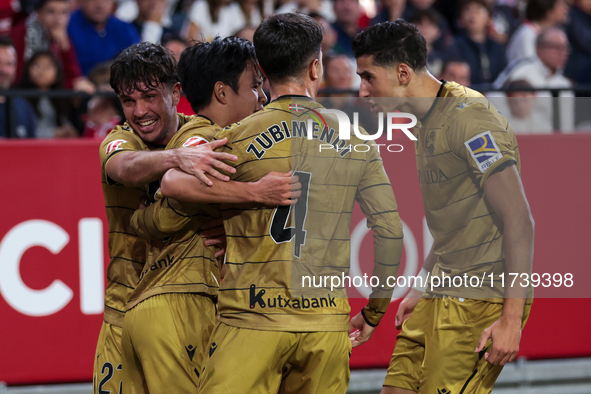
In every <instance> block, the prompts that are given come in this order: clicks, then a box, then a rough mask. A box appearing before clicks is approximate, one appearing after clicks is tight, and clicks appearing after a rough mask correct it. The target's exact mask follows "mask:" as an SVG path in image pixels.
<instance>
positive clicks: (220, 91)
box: [213, 81, 230, 104]
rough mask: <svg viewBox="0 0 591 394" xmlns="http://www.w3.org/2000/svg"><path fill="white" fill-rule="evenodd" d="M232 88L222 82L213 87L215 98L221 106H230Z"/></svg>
mask: <svg viewBox="0 0 591 394" xmlns="http://www.w3.org/2000/svg"><path fill="white" fill-rule="evenodd" d="M229 88H230V87H229V86H227V85H226V84H225V83H223V82H221V81H217V82H216V83H215V85H213V96H214V98H215V99H216V100H217V101H218V102H219V103H221V104H228V89H229Z"/></svg>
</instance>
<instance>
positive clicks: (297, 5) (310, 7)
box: [275, 0, 336, 23]
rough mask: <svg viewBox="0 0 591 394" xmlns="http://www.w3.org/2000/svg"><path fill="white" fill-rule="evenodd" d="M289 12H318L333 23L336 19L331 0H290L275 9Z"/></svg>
mask: <svg viewBox="0 0 591 394" xmlns="http://www.w3.org/2000/svg"><path fill="white" fill-rule="evenodd" d="M288 12H301V13H303V14H308V15H310V14H313V13H317V14H320V15H322V16H323V17H324V18H326V20H328V21H329V22H331V23H332V22H334V21H335V19H336V16H335V13H334V7H333V4H332V1H330V0H290V1H287V2H284V3H283V4H281V6H279V7H278V8H277V11H275V13H276V14H286V13H288Z"/></svg>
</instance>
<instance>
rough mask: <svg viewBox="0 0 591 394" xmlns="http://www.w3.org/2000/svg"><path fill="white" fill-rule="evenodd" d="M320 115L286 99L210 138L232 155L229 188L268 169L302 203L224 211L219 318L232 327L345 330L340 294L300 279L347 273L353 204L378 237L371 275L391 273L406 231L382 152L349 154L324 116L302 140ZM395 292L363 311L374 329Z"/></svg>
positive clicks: (380, 295)
mask: <svg viewBox="0 0 591 394" xmlns="http://www.w3.org/2000/svg"><path fill="white" fill-rule="evenodd" d="M319 108H321V106H320V105H319V104H318V103H316V102H314V101H312V100H311V99H308V98H304V97H300V96H283V97H280V98H278V99H277V100H275V101H273V102H271V103H270V104H269V105H268V106H267V107H266V108H265V109H264V110H263V111H261V112H258V113H256V114H254V115H252V116H250V117H248V118H246V119H244V120H243V121H241V122H240V123H237V124H234V125H232V126H230V127H228V128H226V129H224V130H223V131H222V132H220V133H219V134H218V135H217V137H216V138H218V139H221V138H224V137H227V138H228V143H227V145H226V146H225V151H226V152H228V153H232V154H234V155H236V156H237V157H238V161H237V162H235V163H233V165H234V166H235V168H236V173H235V174H233V175H232V178H233V180H236V181H242V182H254V181H257V180H259V179H260V178H261V177H263V176H264V175H266V174H267V173H269V172H270V171H278V172H288V171H290V170H292V169H293V171H294V174H295V175H297V176H299V180H300V182H301V183H302V196H301V197H300V198H299V199H298V203H297V204H296V205H295V206H294V207H293V208H290V207H288V206H287V207H269V206H261V205H255V204H250V205H246V204H244V205H226V204H222V205H221V211H222V216H223V218H224V226H225V229H226V235H227V243H228V245H227V249H226V265H227V268H226V275H225V277H224V280H223V282H222V286H221V289H220V295H219V299H218V312H219V318H220V321H222V322H224V323H226V324H228V325H232V326H237V327H243V328H251V329H259V330H271V331H273V330H275V331H309V332H311V331H345V330H347V329H348V321H349V312H350V307H349V303H348V300H347V296H346V292H345V291H344V289H343V288H342V287H341V288H339V289H335V290H334V291H331V289H330V285H328V288H326V287H324V286H323V287H322V288H314V289H311V287H312V286H307V285H305V284H303V283H302V282H301V281H302V276H303V275H310V276H314V277H315V278H316V280H318V278H319V277H320V276H322V275H339V276H340V275H342V274H343V273H344V275H347V273H348V271H349V260H350V230H351V215H352V212H353V206H354V203H355V200H356V199H357V200H358V201H359V202H360V205H361V207H362V209H363V210H364V213H365V214H366V216H368V218H369V219H368V224H369V225H370V226H372V227H373V228H374V230H375V232H376V234H378V237H377V238H376V239H377V240H376V242H377V244H378V245H379V247H378V249H379V250H380V251H379V252H378V251H376V264H375V267H376V268H374V273H375V272H376V271H375V270H376V269H377V270H378V271H379V274H381V275H386V274H390V275H396V273H397V270H398V264H399V257H400V251H401V247H402V226H401V224H400V218H399V217H398V212H397V207H396V201H395V199H394V194H393V191H392V187H391V185H390V182H389V180H388V176H387V175H386V173H385V171H384V168H383V164H382V160H381V157H380V154H379V152H378V150H377V149H375V146H373V145H375V144H373V142H372V141H360V140H358V139H357V140H356V142H357V143H361V144H363V143H364V142H367V143H368V144H369V145H372V147H371V149H370V150H369V152H357V151H355V150H353V149H351V147H350V146H349V143H348V142H347V141H344V140H340V139H339V138H338V132H336V131H335V130H338V127H337V124H338V123H337V121H336V118H331V117H327V119H328V120H327V122H328V123H326V122H325V124H324V125H322V126H319V124H318V123H315V126H314V128H313V129H312V130H311V131H310V133H312V139H311V140H309V139H307V137H306V136H307V132H308V131H307V129H306V121H305V120H304V118H305V117H306V116H307V115H305V114H308V115H309V113H310V112H315V111H316V110H317V109H319ZM308 117H309V116H308ZM350 141H353V139H352V140H350ZM321 144H322V145H324V149H323V150H322V151H320V149H319V147H320V145H321ZM396 256H398V258H396ZM306 286H307V287H306ZM391 292H392V289H387V288H382V289H376V290H375V291H374V294H373V297H372V300H371V301H370V305H368V307H366V308H365V309H364V314H365V316H366V319H367V320H368V321H370V322H372V324H377V323H378V322H379V320H380V318H381V317H382V315H383V313H384V312H385V310H386V308H387V306H388V304H389V300H390V296H391Z"/></svg>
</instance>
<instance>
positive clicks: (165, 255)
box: [127, 116, 221, 310]
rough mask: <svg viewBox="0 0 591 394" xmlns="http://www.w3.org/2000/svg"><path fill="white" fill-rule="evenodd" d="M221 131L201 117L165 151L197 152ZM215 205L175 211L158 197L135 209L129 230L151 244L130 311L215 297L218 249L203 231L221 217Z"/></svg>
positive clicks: (177, 136) (175, 138)
mask: <svg viewBox="0 0 591 394" xmlns="http://www.w3.org/2000/svg"><path fill="white" fill-rule="evenodd" d="M219 130H220V127H219V126H217V125H216V124H215V123H213V122H211V121H210V120H209V119H207V118H205V117H203V116H197V117H195V118H194V119H193V120H191V121H190V122H188V123H186V124H185V125H184V126H183V127H182V128H181V129H180V130H179V131H178V133H176V135H175V136H174V137H173V138H172V139H171V140H170V142H169V143H168V145H167V146H166V149H176V148H182V147H195V146H198V145H201V144H204V143H207V142H209V141H210V140H212V139H213V138H214V136H215V134H216V133H217V132H218V131H219ZM220 217H221V216H220V213H219V210H218V206H217V205H215V204H213V205H212V204H186V205H183V206H182V208H181V209H179V208H178V207H177V208H176V209H175V208H174V207H173V206H171V205H170V204H169V200H168V198H166V197H163V196H162V194H161V193H160V192H158V193H157V194H156V202H155V203H153V204H151V205H150V206H148V207H147V208H145V209H140V210H137V211H136V212H135V213H134V214H133V216H132V218H131V225H132V227H133V229H134V231H135V232H136V233H137V234H139V235H140V236H141V237H142V238H145V239H148V240H150V245H149V248H148V249H149V251H148V259H147V261H146V264H145V265H144V266H143V267H142V269H141V273H140V276H139V282H138V284H137V287H136V288H135V289H134V290H133V291H132V293H131V295H130V297H129V302H128V304H127V310H129V309H131V308H133V307H134V306H135V305H137V304H138V303H139V302H141V301H143V300H145V299H146V298H149V297H152V296H154V295H158V294H165V293H202V294H207V295H210V296H215V295H216V294H217V292H218V288H219V283H220V263H219V262H218V261H217V260H216V258H215V256H214V255H215V253H216V251H217V250H218V249H216V248H215V247H206V246H205V245H204V243H203V242H204V239H203V238H201V237H200V236H199V232H200V231H201V230H202V227H203V225H204V224H206V223H207V222H209V221H211V220H213V219H217V218H220Z"/></svg>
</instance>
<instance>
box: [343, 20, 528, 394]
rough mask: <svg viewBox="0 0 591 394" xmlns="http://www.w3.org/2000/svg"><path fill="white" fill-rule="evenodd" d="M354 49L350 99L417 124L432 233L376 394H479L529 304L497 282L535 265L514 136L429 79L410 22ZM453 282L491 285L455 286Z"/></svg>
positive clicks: (480, 108) (375, 30) (464, 93)
mask: <svg viewBox="0 0 591 394" xmlns="http://www.w3.org/2000/svg"><path fill="white" fill-rule="evenodd" d="M421 42H423V44H421ZM417 45H419V46H420V45H423V47H422V48H417ZM393 48H394V49H393ZM353 50H354V51H355V56H356V58H357V72H358V74H359V75H360V76H361V79H362V82H361V86H360V91H359V94H360V96H362V97H366V98H367V99H368V100H369V102H370V104H371V105H372V108H373V110H375V111H384V112H393V111H395V110H400V111H402V112H409V113H412V114H414V115H415V116H416V117H417V119H419V121H420V124H419V126H418V127H415V128H414V134H415V137H417V139H418V140H417V142H416V144H415V150H416V160H417V168H418V174H419V183H420V186H421V192H422V195H423V202H424V206H425V216H426V219H427V224H428V226H429V230H430V231H431V234H432V235H433V237H434V244H433V247H432V249H431V251H430V252H429V254H428V256H426V258H425V262H424V265H423V270H422V271H421V276H422V277H423V278H426V277H427V275H428V274H430V275H432V276H431V282H430V284H431V286H433V285H435V286H434V287H431V288H430V289H429V291H428V292H427V293H426V294H425V295H423V292H424V291H425V287H426V284H425V285H424V287H423V288H417V289H413V290H411V294H410V295H409V296H407V298H406V299H405V300H404V301H402V303H401V304H400V307H399V309H398V313H397V314H396V324H397V327H399V328H400V326H402V331H401V333H400V334H399V336H398V339H397V342H396V346H395V349H394V354H393V355H392V360H391V362H390V367H389V369H388V375H387V377H386V380H385V383H384V388H383V390H382V393H383V394H394V393H396V394H402V393H413V392H421V393H436V392H438V393H489V392H490V391H491V390H492V386H493V384H494V382H495V380H496V378H497V377H498V375H499V373H500V372H501V370H502V368H503V365H505V363H507V362H511V361H513V360H514V359H515V357H516V356H517V351H518V349H519V341H520V338H521V330H522V327H523V325H524V324H525V321H526V320H527V317H528V315H529V310H530V305H529V304H530V303H531V297H532V293H531V292H529V290H528V289H526V288H522V287H521V286H515V287H510V286H505V287H503V282H502V281H501V275H503V274H504V275H506V276H508V273H518V274H528V273H531V265H532V257H533V233H534V230H533V227H534V224H533V219H532V217H531V213H530V210H529V205H528V202H527V199H526V197H525V193H524V191H523V185H522V184H521V179H520V175H519V169H520V157H519V149H518V147H517V141H516V139H515V134H514V133H513V130H512V129H511V127H510V126H509V125H508V124H507V121H506V119H505V118H504V117H503V116H502V115H500V114H499V112H498V111H497V110H496V109H495V108H494V106H492V105H491V104H490V102H489V101H488V100H486V98H485V97H484V96H482V95H481V94H480V93H478V92H476V91H474V90H471V89H468V88H466V87H464V86H461V85H459V84H457V83H455V82H447V81H443V80H442V81H438V80H437V79H435V78H434V77H433V76H432V75H431V74H430V73H429V72H428V71H427V69H426V68H425V65H424V61H425V53H426V48H425V47H424V41H423V40H421V39H420V38H419V36H418V31H417V30H416V28H414V26H412V25H410V24H409V23H407V22H405V21H402V20H397V21H395V22H387V23H381V24H378V25H375V26H372V27H370V28H367V29H366V30H364V31H363V32H361V33H360V34H359V35H358V36H357V37H356V38H355V40H354V42H353ZM393 52H394V53H396V55H393V56H390V57H389V58H388V57H387V56H386V55H385V54H388V53H393ZM384 98H387V99H384ZM392 98H395V99H392ZM445 276H447V278H448V281H447V282H446V281H443V282H442V279H441V278H444V277H445ZM463 277H468V278H473V277H477V278H482V277H487V278H489V282H487V284H486V285H484V286H480V287H478V286H474V285H473V283H474V282H473V281H472V280H470V283H469V285H468V284H467V282H461V283H463V285H462V284H461V285H460V286H458V285H456V283H457V281H456V280H455V279H457V278H463ZM436 278H439V282H436ZM450 278H454V281H453V283H454V284H453V285H452V282H451V280H449V279H450ZM491 278H492V279H491ZM428 283H429V282H428ZM436 283H438V285H436ZM530 290H531V289H530ZM421 295H423V297H424V298H421ZM409 315H410V317H409ZM491 340H492V344H491Z"/></svg>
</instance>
